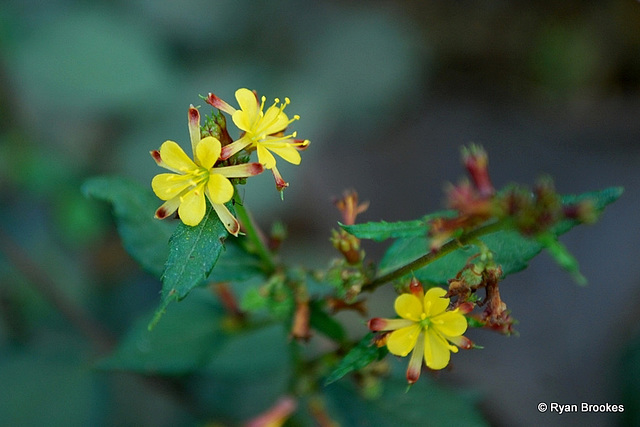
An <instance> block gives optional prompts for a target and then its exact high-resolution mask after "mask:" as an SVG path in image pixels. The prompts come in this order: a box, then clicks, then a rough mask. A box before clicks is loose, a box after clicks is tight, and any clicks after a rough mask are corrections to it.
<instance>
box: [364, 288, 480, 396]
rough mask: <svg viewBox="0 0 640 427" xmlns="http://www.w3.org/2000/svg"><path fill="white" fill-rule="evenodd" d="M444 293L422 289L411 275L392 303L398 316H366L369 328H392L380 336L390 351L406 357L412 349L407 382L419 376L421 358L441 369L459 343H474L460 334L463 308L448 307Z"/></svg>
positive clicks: (463, 323) (464, 325) (463, 326)
mask: <svg viewBox="0 0 640 427" xmlns="http://www.w3.org/2000/svg"><path fill="white" fill-rule="evenodd" d="M446 293H447V291H445V290H444V289H442V288H438V287H436V288H431V289H429V290H428V291H427V292H426V293H425V292H424V288H423V287H422V284H421V283H420V282H419V281H417V280H415V279H413V280H411V283H410V284H409V293H404V294H401V295H400V296H398V297H397V298H396V301H395V304H394V308H395V311H396V313H397V314H398V316H400V319H382V318H379V317H376V318H373V319H371V320H369V329H371V330H372V331H392V332H391V333H389V334H387V335H385V336H384V339H383V340H382V342H383V343H384V344H386V346H387V348H388V349H389V352H390V353H392V354H395V355H396V356H402V357H405V356H407V355H408V354H409V353H411V352H412V351H413V353H412V354H411V359H410V360H409V368H408V369H407V381H408V382H409V383H410V384H413V383H414V382H416V381H417V380H418V378H419V377H420V372H421V370H422V360H423V359H424V361H425V363H426V365H427V367H429V368H430V369H434V370H437V369H443V368H444V367H446V366H447V365H448V364H449V359H450V357H451V356H450V355H451V352H453V353H457V352H458V347H461V348H465V349H469V348H471V347H472V346H473V343H472V342H471V341H470V340H469V339H468V338H466V337H464V336H462V334H464V333H465V331H466V330H467V320H466V318H465V316H464V314H463V311H462V308H460V307H458V308H456V309H454V310H448V308H449V298H445V294H446ZM456 346H457V347H456Z"/></svg>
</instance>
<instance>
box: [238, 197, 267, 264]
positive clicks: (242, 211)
mask: <svg viewBox="0 0 640 427" xmlns="http://www.w3.org/2000/svg"><path fill="white" fill-rule="evenodd" d="M233 200H234V202H235V205H234V207H235V210H236V213H237V214H238V219H239V220H240V223H241V224H242V225H243V227H244V231H245V232H246V234H247V238H248V239H249V241H250V242H251V244H252V245H253V247H254V249H255V252H256V255H258V257H259V258H260V260H261V261H262V263H263V266H264V269H265V271H266V272H267V273H268V274H270V273H273V272H274V271H275V270H276V264H275V262H274V261H273V257H272V255H271V252H270V251H269V249H268V248H267V245H266V244H265V242H264V238H263V236H262V233H261V232H260V230H259V229H258V227H257V226H256V224H255V222H254V221H253V218H252V217H251V214H250V213H249V211H247V209H246V208H245V207H244V205H243V204H242V200H240V197H239V196H238V193H237V192H236V193H235V195H234V196H233Z"/></svg>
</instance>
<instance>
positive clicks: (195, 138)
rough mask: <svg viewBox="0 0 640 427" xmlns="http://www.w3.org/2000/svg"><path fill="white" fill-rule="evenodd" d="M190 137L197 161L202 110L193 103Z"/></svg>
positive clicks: (190, 116) (190, 108)
mask: <svg viewBox="0 0 640 427" xmlns="http://www.w3.org/2000/svg"><path fill="white" fill-rule="evenodd" d="M189 139H190V140H191V151H192V152H193V155H194V156H195V157H194V160H196V162H197V161H198V155H197V154H196V147H197V146H198V142H200V112H199V111H198V109H197V108H196V107H194V106H193V105H192V106H190V107H189Z"/></svg>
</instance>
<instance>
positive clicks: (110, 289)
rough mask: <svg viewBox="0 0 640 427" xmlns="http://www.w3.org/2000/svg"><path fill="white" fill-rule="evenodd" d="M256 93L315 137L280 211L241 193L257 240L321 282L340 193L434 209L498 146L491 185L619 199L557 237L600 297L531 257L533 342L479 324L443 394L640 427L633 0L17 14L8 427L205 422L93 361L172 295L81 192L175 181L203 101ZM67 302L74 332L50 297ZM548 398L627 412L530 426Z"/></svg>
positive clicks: (8, 10)
mask: <svg viewBox="0 0 640 427" xmlns="http://www.w3.org/2000/svg"><path fill="white" fill-rule="evenodd" d="M239 87H248V88H251V89H256V90H257V91H258V92H259V93H260V94H264V95H266V96H267V97H268V99H273V98H274V97H280V98H284V97H285V96H288V97H289V98H291V100H292V103H291V105H290V106H289V107H288V109H287V113H291V114H299V115H300V116H301V117H302V119H301V120H300V121H298V122H296V123H295V129H296V130H297V131H298V134H299V136H301V137H304V138H308V139H310V140H311V141H312V145H311V147H310V148H309V150H307V151H306V152H305V153H304V155H303V162H302V164H301V165H300V166H298V167H295V166H290V165H284V166H283V167H282V168H281V172H282V174H283V175H284V177H285V179H287V180H288V181H289V182H290V184H291V186H290V188H289V189H287V190H286V195H285V200H284V202H281V201H280V200H279V197H278V194H277V192H276V191H275V189H274V185H273V181H272V179H271V177H270V176H269V175H268V174H266V175H263V176H261V177H258V178H255V179H252V180H251V181H250V185H248V186H246V188H245V189H243V192H244V197H245V200H246V203H247V206H248V207H249V208H250V209H252V210H253V211H255V212H260V215H259V217H258V222H259V223H260V224H261V225H262V226H264V227H265V228H268V227H269V226H270V224H271V223H272V222H273V221H275V220H282V221H284V222H285V223H286V224H287V225H288V229H289V233H290V239H289V240H288V241H287V242H286V243H285V247H284V248H283V256H284V257H285V259H288V260H290V261H292V262H301V263H305V264H306V265H311V266H318V267H319V266H323V265H325V262H326V261H328V259H329V257H330V256H332V255H333V252H332V248H331V247H330V244H329V243H328V236H329V230H330V229H331V228H332V227H334V226H335V221H336V220H337V219H338V215H337V212H336V211H335V210H334V208H333V205H332V202H331V201H332V198H333V197H335V196H338V195H340V194H341V193H342V191H343V190H344V189H346V188H355V189H356V190H357V191H358V192H359V194H360V197H361V199H363V200H370V201H371V207H370V209H369V210H368V211H367V213H365V214H364V215H363V216H362V217H361V220H363V221H366V220H380V219H385V220H388V221H394V220H407V219H414V218H417V217H419V216H422V215H424V214H425V213H427V212H428V211H433V210H436V209H438V208H440V207H441V204H442V201H443V193H442V188H443V184H444V183H445V182H448V181H455V180H457V179H458V177H459V176H461V175H462V168H461V167H460V161H459V155H458V153H459V147H460V146H461V145H464V144H468V143H470V142H475V143H479V144H482V145H483V146H484V147H485V148H486V149H487V151H488V152H489V158H490V170H491V173H492V176H493V179H494V184H495V185H496V186H498V187H500V186H503V185H505V184H507V183H509V182H512V181H517V182H523V183H532V182H533V181H534V180H535V178H536V177H537V176H539V175H540V174H541V173H549V174H550V175H551V176H552V177H554V178H555V180H556V184H557V187H558V190H559V191H560V192H561V193H580V192H584V191H589V190H596V189H602V188H605V187H608V186H612V185H622V186H624V187H625V188H626V192H625V194H624V195H623V197H622V198H621V200H620V201H618V202H617V203H615V204H614V205H613V206H611V207H610V208H609V209H608V210H607V212H606V213H605V215H604V217H603V218H602V220H601V221H600V222H599V223H598V224H596V225H595V226H592V227H582V228H581V229H578V230H575V231H573V232H572V233H570V234H569V235H568V236H567V237H566V238H564V239H563V241H564V243H565V244H566V245H567V246H568V247H569V249H570V250H572V251H573V252H574V253H575V255H576V256H577V258H578V260H579V261H580V263H581V266H582V271H583V273H584V275H585V276H586V277H587V278H588V279H589V282H590V284H589V286H588V287H587V288H580V287H578V286H576V285H575V284H574V283H572V282H571V279H570V277H569V276H568V275H567V274H566V273H564V272H562V271H560V270H559V268H557V267H556V266H555V265H554V264H553V262H552V261H551V260H550V259H549V258H548V257H546V256H542V257H540V258H539V259H536V260H535V261H534V262H533V263H532V266H531V268H530V269H529V270H527V271H526V272H523V273H521V274H519V275H515V276H512V277H509V278H508V279H507V280H506V281H505V282H504V285H503V286H502V287H501V288H502V295H503V299H504V300H505V301H506V302H507V304H508V306H509V308H510V309H511V310H512V313H513V315H514V316H515V317H516V318H517V319H519V320H520V324H519V325H518V327H517V329H518V330H519V332H520V336H519V337H511V338H508V339H507V338H504V337H501V336H497V335H492V334H490V333H488V332H484V331H472V333H471V334H470V337H471V338H472V339H473V340H474V341H475V342H477V343H479V344H481V345H483V346H484V347H485V349H484V350H482V351H473V352H462V353H460V354H458V355H457V356H456V357H455V360H454V367H453V371H452V372H450V373H445V374H443V375H441V376H440V378H439V381H440V382H442V383H444V384H448V385H450V386H454V387H459V388H460V389H461V390H473V391H475V392H478V393H479V395H480V396H481V402H482V404H481V407H482V410H483V413H484V415H485V417H486V418H487V420H488V422H489V423H490V424H492V425H496V426H507V425H522V426H528V425H531V426H533V425H540V424H545V425H567V423H571V422H578V421H579V422H589V423H593V424H592V425H595V424H598V425H618V424H628V425H633V424H634V423H637V422H638V418H637V417H638V416H639V415H638V411H640V405H638V403H637V401H639V400H640V396H639V395H638V393H637V392H636V390H635V388H637V386H634V384H636V383H637V381H638V380H640V375H639V374H637V372H638V368H637V366H639V364H640V354H638V353H639V352H638V350H637V348H638V341H639V336H638V331H639V329H638V326H639V325H640V323H639V322H640V316H639V315H638V314H637V313H638V310H637V306H638V303H640V286H639V285H640V263H638V255H639V251H638V243H640V227H639V226H638V222H637V221H638V219H637V218H638V207H639V206H640V193H639V192H638V188H637V187H638V183H640V173H639V172H638V167H639V166H640V145H639V141H640V120H638V117H640V3H638V2H637V1H631V0H629V1H573V0H569V1H565V2H561V4H558V2H551V1H540V2H535V3H531V2H508V1H497V0H492V1H487V2H472V1H456V2H451V1H445V0H436V1H418V0H413V1H412V0H404V1H403V0H397V1H369V2H355V1H310V0H307V1H296V2H294V1H287V0H280V1H270V2H250V1H246V0H240V1H206V0H183V1H180V2H172V1H151V0H130V1H127V2H124V1H117V2H108V1H93V2H82V1H64V0H51V1H48V2H36V1H33V0H5V1H4V2H3V3H2V5H0V215H1V219H2V222H1V223H0V233H1V234H0V240H1V241H2V243H1V249H2V253H1V254H0V277H1V278H2V279H1V281H0V384H2V386H1V387H0V390H1V391H0V424H1V425H43V424H46V425H67V426H71V425H154V426H162V425H166V426H169V425H181V424H184V423H190V422H192V421H193V419H194V414H193V413H191V412H190V411H189V407H188V405H185V404H184V402H182V401H181V399H176V398H175V397H176V396H175V395H174V394H172V393H168V392H167V391H166V387H163V386H158V385H157V384H155V383H153V382H149V381H142V380H140V379H139V378H137V377H135V376H132V375H126V374H107V373H98V372H94V371H93V370H92V369H91V364H92V362H93V361H94V360H95V359H96V358H97V357H99V356H100V355H102V354H104V348H105V347H106V345H107V342H108V340H109V338H105V337H104V336H102V329H106V330H107V331H108V333H109V334H110V335H112V336H114V337H119V336H121V335H122V334H123V333H124V332H125V331H126V330H127V329H128V327H130V326H131V324H132V323H133V322H134V320H135V319H136V318H137V317H138V316H139V315H140V314H141V313H143V312H145V311H146V310H148V309H150V308H153V307H154V306H155V305H156V304H157V303H158V301H159V295H158V292H159V289H160V285H159V283H158V282H157V281H156V280H154V279H153V278H151V277H150V276H148V275H147V274H145V273H144V272H142V271H140V269H139V268H138V267H137V266H136V265H135V264H134V263H133V262H132V261H131V260H130V259H129V258H128V256H127V255H126V253H124V251H123V249H122V248H121V246H120V242H119V239H118V237H117V234H116V232H115V227H114V225H113V222H112V219H111V217H110V213H109V209H108V207H107V206H105V205H103V204H102V203H99V202H96V201H93V200H88V199H86V198H84V197H83V195H82V193H81V192H80V186H81V185H82V182H83V181H84V180H85V179H86V178H88V177H91V176H94V175H100V174H119V175H123V176H126V177H129V178H131V179H133V180H135V181H138V182H140V183H144V184H145V185H146V184H147V183H149V182H150V180H151V178H152V176H153V175H154V174H156V173H158V172H159V169H158V168H157V166H156V165H155V163H154V162H153V160H152V159H151V158H150V156H149V154H148V152H149V150H151V149H156V148H158V147H159V146H160V144H161V143H162V142H163V141H165V140H167V139H172V140H175V141H178V142H179V143H181V144H182V145H183V147H185V148H186V147H188V133H187V126H186V125H187V123H186V122H187V120H186V119H187V108H188V106H189V105H190V104H195V105H203V111H207V108H208V106H206V105H204V103H203V102H202V101H201V100H200V98H199V97H198V95H200V94H201V95H206V94H207V93H208V92H214V93H216V94H217V95H219V96H220V97H222V98H223V99H226V100H229V101H230V102H231V103H232V104H233V103H234V102H233V101H234V100H233V93H234V91H235V90H236V89H237V88H239ZM365 249H366V250H367V252H368V254H369V255H370V256H371V257H372V258H373V259H375V258H376V257H378V256H379V255H380V254H381V253H382V248H381V247H377V246H370V247H369V246H367V247H365ZM51 289H55V290H56V291H55V292H54V293H51V291H50V290H51ZM60 295H62V296H63V297H64V298H63V300H62V302H60V301H58V302H57V303H52V301H54V302H55V301H56V298H58V299H60ZM67 299H68V300H70V301H72V302H73V305H71V308H66V309H65V310H66V312H67V317H65V316H61V315H60V313H59V310H58V309H57V308H56V307H55V305H58V307H59V306H60V304H63V305H64V301H66V300H67ZM73 307H81V310H83V311H85V312H87V313H90V315H91V317H92V318H95V319H97V320H98V321H99V322H100V324H101V327H100V328H102V329H99V330H96V329H95V328H92V326H91V325H88V324H86V322H85V320H86V319H85V318H84V317H83V316H84V315H83V314H82V313H80V314H78V313H74V308H73ZM390 309H391V307H390V304H386V303H385V304H383V305H381V306H380V307H379V308H378V307H372V309H371V311H372V315H390V314H392V313H390V312H389V311H390ZM376 310H378V311H376ZM385 310H386V312H382V311H385ZM69 315H71V316H73V315H78V316H80V318H79V319H80V320H79V323H81V324H84V325H85V329H86V330H85V331H84V332H83V331H78V330H77V328H73V327H72V326H71V324H70V323H69V321H68V316H69ZM353 333H354V336H360V335H362V334H364V333H365V326H364V325H363V324H361V323H360V322H356V323H355V324H354V325H353ZM422 398H424V399H428V396H424V397H422ZM552 401H553V402H559V403H562V404H572V403H577V404H579V403H581V402H588V403H594V404H603V403H607V402H608V403H611V404H620V403H624V404H625V405H626V409H627V410H626V411H625V413H624V414H623V415H622V416H619V415H614V414H602V413H600V414H575V415H567V416H565V415H563V416H558V415H557V414H550V413H546V414H540V413H539V412H538V411H537V404H538V403H539V402H552ZM634 408H635V409H634ZM634 417H635V418H634ZM196 418H197V417H196Z"/></svg>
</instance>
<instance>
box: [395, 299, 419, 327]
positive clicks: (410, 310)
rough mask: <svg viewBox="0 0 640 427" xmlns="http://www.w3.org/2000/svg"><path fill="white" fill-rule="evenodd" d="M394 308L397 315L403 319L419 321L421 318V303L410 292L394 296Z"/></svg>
mask: <svg viewBox="0 0 640 427" xmlns="http://www.w3.org/2000/svg"><path fill="white" fill-rule="evenodd" d="M394 308H395V310H396V313H398V316H400V317H402V318H403V319H409V320H413V321H415V322H419V321H420V320H422V314H423V312H422V304H421V303H420V300H419V299H418V298H417V297H416V296H414V295H412V294H402V295H399V296H398V298H396V301H395V303H394Z"/></svg>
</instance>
